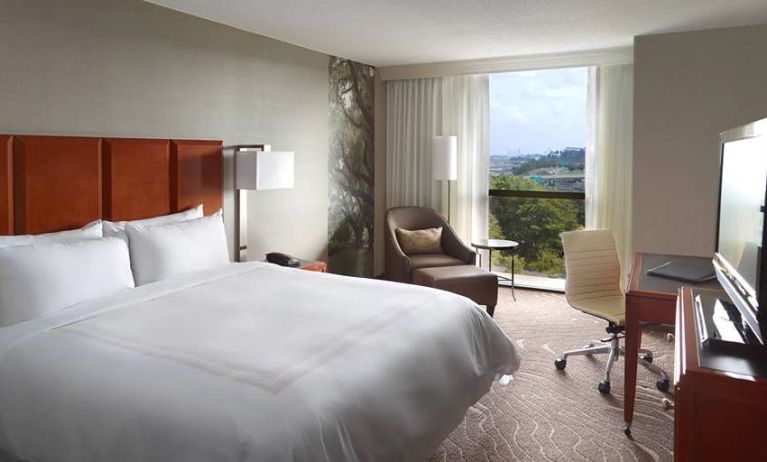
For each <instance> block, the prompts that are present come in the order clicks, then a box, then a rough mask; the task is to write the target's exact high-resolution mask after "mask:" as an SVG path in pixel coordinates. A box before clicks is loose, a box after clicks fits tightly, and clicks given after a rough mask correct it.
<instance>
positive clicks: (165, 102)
mask: <svg viewBox="0 0 767 462" xmlns="http://www.w3.org/2000/svg"><path fill="white" fill-rule="evenodd" d="M0 9H2V14H0V60H1V62H2V64H0V65H1V66H2V70H0V133H27V134H31V133H36V134H60V135H95V136H135V137H162V138H214V139H223V140H224V143H225V145H235V144H245V143H248V144H249V143H268V144H271V145H272V147H273V149H275V150H292V151H295V153H296V188H295V189H294V190H283V191H261V192H258V193H255V192H254V193H251V195H250V200H249V202H250V204H249V205H250V212H251V214H250V238H251V240H250V247H251V252H252V253H251V258H254V257H255V258H262V255H263V253H264V252H265V251H267V250H282V251H285V252H289V253H294V254H296V255H300V256H303V257H306V258H316V257H321V256H323V255H324V254H325V252H326V246H327V236H328V224H327V216H328V208H327V201H328V199H327V197H328V193H327V177H328V167H327V159H328V57H327V56H326V55H323V54H320V53H316V52H313V51H309V50H306V49H302V48H299V47H296V46H292V45H288V44H285V43H281V42H278V41H275V40H271V39H267V38H264V37H260V36H257V35H254V34H250V33H246V32H242V31H238V30H236V29H233V28H229V27H226V26H222V25H218V24H215V23H212V22H209V21H205V20H201V19H197V18H194V17H192V16H187V15H184V14H181V13H177V12H174V11H171V10H166V9H164V8H161V7H157V6H154V5H151V4H148V3H144V2H141V1H138V0H130V1H124V0H70V1H60V0H49V1H40V0H37V1H26V0H10V1H9V0H1V1H0ZM226 156H227V158H226V162H225V178H226V179H227V181H226V187H227V193H226V196H225V205H224V207H225V218H226V222H227V227H228V229H229V230H230V237H231V229H232V226H231V225H232V220H233V218H232V216H233V214H232V207H233V202H232V194H231V161H230V159H231V151H227V152H226Z"/></svg>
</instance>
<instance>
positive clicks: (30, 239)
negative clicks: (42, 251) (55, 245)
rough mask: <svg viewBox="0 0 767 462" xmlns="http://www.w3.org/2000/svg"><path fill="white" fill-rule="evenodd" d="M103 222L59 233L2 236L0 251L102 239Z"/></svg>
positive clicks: (97, 221) (95, 222)
mask: <svg viewBox="0 0 767 462" xmlns="http://www.w3.org/2000/svg"><path fill="white" fill-rule="evenodd" d="M101 237H102V227H101V220H96V221H93V222H90V223H88V224H87V225H85V226H83V227H82V228H80V229H73V230H71V231H59V232H58V233H46V234H24V235H21V236H0V249H1V248H4V247H16V246H20V245H36V244H44V243H51V242H74V241H81V240H83V239H101Z"/></svg>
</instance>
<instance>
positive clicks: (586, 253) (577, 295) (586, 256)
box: [560, 229, 623, 305]
mask: <svg viewBox="0 0 767 462" xmlns="http://www.w3.org/2000/svg"><path fill="white" fill-rule="evenodd" d="M560 237H561V238H562V248H563V249H564V251H565V271H566V273H567V279H566V282H565V296H566V297H567V300H568V302H570V304H572V305H577V304H578V302H579V301H581V300H588V299H594V298H599V297H614V296H621V295H622V294H623V292H622V290H621V265H620V260H619V259H618V250H617V248H616V246H615V237H614V236H613V232H612V230H609V229H596V230H586V231H570V232H566V233H562V234H560Z"/></svg>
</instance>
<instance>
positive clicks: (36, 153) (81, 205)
mask: <svg viewBox="0 0 767 462" xmlns="http://www.w3.org/2000/svg"><path fill="white" fill-rule="evenodd" d="M222 157H223V143H222V142H221V141H220V140H163V139H138V138H130V139H129V138H94V137H72V136H37V135H0V235H11V234H39V233H47V232H53V231H62V230H66V229H74V228H78V227H81V226H83V225H85V224H87V223H89V222H91V221H93V220H97V219H99V218H102V219H105V220H111V221H119V220H136V219H141V218H148V217H152V216H157V215H163V214H168V213H174V212H178V211H181V210H184V209H187V208H189V207H193V206H195V205H197V204H200V203H202V204H203V206H204V209H205V213H206V214H207V215H210V214H212V213H214V212H216V211H217V210H218V209H220V208H221V207H222V203H223V177H222V169H223V166H222Z"/></svg>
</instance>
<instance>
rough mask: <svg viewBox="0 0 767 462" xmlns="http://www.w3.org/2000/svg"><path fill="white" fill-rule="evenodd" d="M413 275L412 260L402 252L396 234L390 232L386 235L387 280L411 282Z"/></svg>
mask: <svg viewBox="0 0 767 462" xmlns="http://www.w3.org/2000/svg"><path fill="white" fill-rule="evenodd" d="M411 273H412V271H411V269H410V258H408V256H407V255H405V252H403V251H402V248H401V247H400V246H399V242H397V238H396V236H394V232H393V231H389V232H388V233H387V234H386V279H388V280H390V281H398V282H410V280H411V276H412V274H411Z"/></svg>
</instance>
